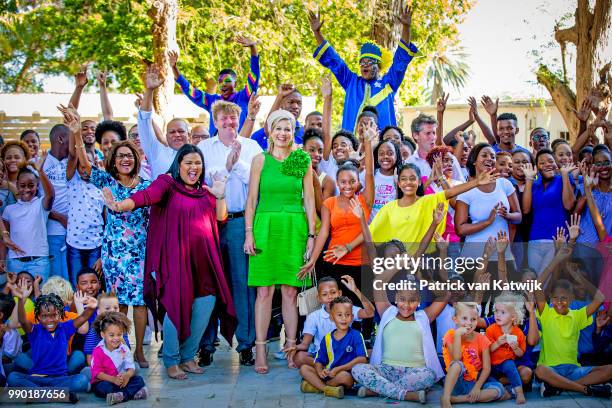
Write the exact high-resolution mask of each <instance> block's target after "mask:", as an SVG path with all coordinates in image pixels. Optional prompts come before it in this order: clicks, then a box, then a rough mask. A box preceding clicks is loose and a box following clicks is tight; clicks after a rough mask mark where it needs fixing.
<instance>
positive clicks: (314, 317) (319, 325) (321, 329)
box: [303, 305, 361, 353]
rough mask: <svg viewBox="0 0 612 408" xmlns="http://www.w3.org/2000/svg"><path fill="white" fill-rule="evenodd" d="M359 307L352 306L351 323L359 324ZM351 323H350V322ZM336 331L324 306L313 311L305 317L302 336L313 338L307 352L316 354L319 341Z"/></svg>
mask: <svg viewBox="0 0 612 408" xmlns="http://www.w3.org/2000/svg"><path fill="white" fill-rule="evenodd" d="M360 310H361V308H360V307H358V306H355V305H353V322H360V321H361V319H360V318H359V311H360ZM351 323H352V322H351ZM335 329H336V324H335V323H334V322H332V321H331V319H330V318H329V313H327V311H326V310H325V306H324V305H321V308H320V309H319V310H315V311H314V312H312V313H310V314H309V315H308V316H306V321H305V322H304V330H303V333H304V334H310V335H311V336H313V339H312V343H310V347H309V348H308V352H310V353H316V352H317V351H319V346H320V345H321V341H323V337H325V335H326V334H327V333H331V332H332V331H334V330H335Z"/></svg>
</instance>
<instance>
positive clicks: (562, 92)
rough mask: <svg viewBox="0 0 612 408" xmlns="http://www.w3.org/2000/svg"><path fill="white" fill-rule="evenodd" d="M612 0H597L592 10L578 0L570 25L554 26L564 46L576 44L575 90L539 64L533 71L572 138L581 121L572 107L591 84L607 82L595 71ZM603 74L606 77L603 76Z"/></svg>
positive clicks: (574, 136) (577, 106) (587, 4)
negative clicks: (558, 27) (536, 69)
mask: <svg viewBox="0 0 612 408" xmlns="http://www.w3.org/2000/svg"><path fill="white" fill-rule="evenodd" d="M611 7H612V0H597V1H596V3H595V7H594V9H593V11H592V12H591V10H590V8H589V0H578V4H577V7H576V11H575V13H574V16H575V23H574V26H573V27H570V28H565V29H555V40H556V41H557V42H558V43H559V44H561V45H562V49H564V48H565V44H566V43H568V42H570V43H573V44H574V45H575V46H576V88H575V89H576V91H575V92H574V91H573V90H572V88H570V86H569V84H568V83H567V82H565V81H563V79H562V78H559V77H558V76H556V75H555V74H553V73H552V72H551V71H550V69H549V68H548V67H547V66H545V65H542V66H540V68H539V69H538V71H537V73H536V77H537V80H538V82H539V83H540V84H542V85H544V86H545V87H546V89H547V90H548V92H549V93H550V95H551V97H552V99H553V102H554V103H555V105H556V106H557V109H558V110H559V112H560V113H561V116H562V117H563V120H564V121H565V124H566V125H567V128H568V130H569V132H570V138H571V139H572V140H574V139H575V138H576V137H577V136H578V129H579V127H580V122H579V121H578V119H577V118H576V116H575V115H574V113H573V110H572V109H576V110H577V109H579V107H580V105H581V104H582V101H583V100H584V99H585V98H586V97H587V96H588V94H589V91H590V90H591V88H593V87H594V86H597V87H602V86H608V84H605V82H607V77H606V75H598V69H600V68H601V67H602V66H603V65H604V63H605V61H603V58H602V57H603V50H604V47H605V45H606V43H607V39H608V35H609V32H608V31H609V28H610V8H611ZM603 77H606V79H604V78H603Z"/></svg>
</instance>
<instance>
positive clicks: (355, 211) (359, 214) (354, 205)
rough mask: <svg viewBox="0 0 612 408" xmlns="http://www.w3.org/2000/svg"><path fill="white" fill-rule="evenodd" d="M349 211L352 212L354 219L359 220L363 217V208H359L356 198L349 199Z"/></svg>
mask: <svg viewBox="0 0 612 408" xmlns="http://www.w3.org/2000/svg"><path fill="white" fill-rule="evenodd" d="M350 205H351V210H353V214H354V215H355V217H357V218H359V219H361V217H362V216H363V214H364V213H363V208H362V207H361V203H360V202H359V200H357V199H356V198H354V197H353V198H351V200H350Z"/></svg>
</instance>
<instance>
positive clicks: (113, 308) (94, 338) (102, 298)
mask: <svg viewBox="0 0 612 408" xmlns="http://www.w3.org/2000/svg"><path fill="white" fill-rule="evenodd" d="M110 312H119V300H118V299H117V296H116V295H115V294H114V293H100V294H99V295H98V310H97V311H96V318H98V317H100V316H103V315H105V314H106V313H110ZM101 340H102V337H100V335H99V334H98V332H96V330H95V327H94V326H93V324H92V326H91V328H90V329H89V333H87V336H86V337H85V345H84V346H83V353H85V357H86V358H87V365H91V354H92V353H93V350H94V348H96V346H97V345H98V343H100V341H101ZM123 340H124V341H125V344H126V345H127V346H128V347H130V341H129V340H128V336H127V333H126V334H124V335H123Z"/></svg>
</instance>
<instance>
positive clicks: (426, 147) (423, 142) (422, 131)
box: [406, 114, 465, 182]
mask: <svg viewBox="0 0 612 408" xmlns="http://www.w3.org/2000/svg"><path fill="white" fill-rule="evenodd" d="M437 127H438V121H437V120H436V119H435V118H434V117H433V116H429V115H425V114H420V115H419V116H417V117H416V118H415V119H414V120H413V121H412V125H411V129H412V138H413V139H414V141H415V142H416V143H417V149H416V150H415V151H414V153H413V154H412V156H410V157H409V158H408V160H406V163H412V164H414V165H415V166H417V167H418V168H419V170H420V171H421V177H423V176H425V177H429V175H430V174H431V166H430V165H429V163H427V160H425V158H426V157H427V155H428V154H429V152H430V151H431V149H433V148H434V146H435V144H436V129H437ZM453 180H457V181H461V182H465V178H464V177H463V172H462V171H461V166H460V165H459V162H458V161H457V158H455V156H453Z"/></svg>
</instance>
